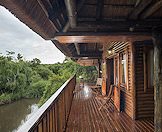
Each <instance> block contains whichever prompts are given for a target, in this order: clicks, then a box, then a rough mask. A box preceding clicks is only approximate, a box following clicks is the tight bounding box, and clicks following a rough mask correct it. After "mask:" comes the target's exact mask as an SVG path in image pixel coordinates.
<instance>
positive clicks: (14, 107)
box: [0, 99, 39, 132]
mask: <svg viewBox="0 0 162 132" xmlns="http://www.w3.org/2000/svg"><path fill="white" fill-rule="evenodd" d="M38 101H39V99H21V100H19V101H15V102H13V103H11V104H6V105H2V106H0V132H13V131H16V130H17V129H18V128H19V127H20V126H21V125H22V124H23V123H24V122H25V121H26V120H27V119H28V118H30V117H31V115H32V114H33V113H34V112H36V111H37V110H38V106H37V103H38Z"/></svg>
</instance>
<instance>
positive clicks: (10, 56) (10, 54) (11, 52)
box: [6, 50, 15, 61]
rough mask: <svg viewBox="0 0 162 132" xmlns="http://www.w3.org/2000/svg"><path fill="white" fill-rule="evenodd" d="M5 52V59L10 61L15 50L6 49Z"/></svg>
mask: <svg viewBox="0 0 162 132" xmlns="http://www.w3.org/2000/svg"><path fill="white" fill-rule="evenodd" d="M6 52H7V54H6V55H7V59H8V60H9V61H11V60H12V59H13V55H14V54H15V52H13V51H8V50H6Z"/></svg>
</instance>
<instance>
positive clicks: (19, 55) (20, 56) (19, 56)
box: [17, 53, 23, 61]
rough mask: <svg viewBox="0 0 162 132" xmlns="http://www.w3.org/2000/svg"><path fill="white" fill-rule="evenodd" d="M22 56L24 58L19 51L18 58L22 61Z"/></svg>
mask: <svg viewBox="0 0 162 132" xmlns="http://www.w3.org/2000/svg"><path fill="white" fill-rule="evenodd" d="M22 58H23V56H22V55H21V54H20V53H18V54H17V59H18V60H19V61H21V60H22Z"/></svg>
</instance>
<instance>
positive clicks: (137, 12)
mask: <svg viewBox="0 0 162 132" xmlns="http://www.w3.org/2000/svg"><path fill="white" fill-rule="evenodd" d="M151 2H152V0H141V1H140V2H138V3H137V5H136V7H135V9H134V10H133V11H132V12H131V14H130V15H129V19H134V20H135V19H137V18H138V16H139V15H140V13H141V12H142V11H143V10H144V9H145V8H146V7H147V6H148V5H149V4H150V3H151Z"/></svg>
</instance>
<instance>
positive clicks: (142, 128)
mask: <svg viewBox="0 0 162 132" xmlns="http://www.w3.org/2000/svg"><path fill="white" fill-rule="evenodd" d="M79 89H81V90H79ZM76 91H78V92H76V93H75V95H74V99H73V102H72V108H71V112H70V115H69V120H68V123H67V128H66V131H67V132H116V131H119V132H153V131H154V126H153V120H139V121H133V120H132V119H131V118H130V117H129V116H127V115H126V114H125V113H119V112H117V110H116V109H115V108H114V106H113V105H112V104H110V106H107V109H104V108H102V109H101V110H100V111H99V110H98V108H99V107H100V103H98V102H97V100H96V99H95V98H94V97H95V96H94V95H93V94H92V90H91V89H90V88H89V87H88V86H87V85H85V86H84V87H83V88H78V87H76Z"/></svg>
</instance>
